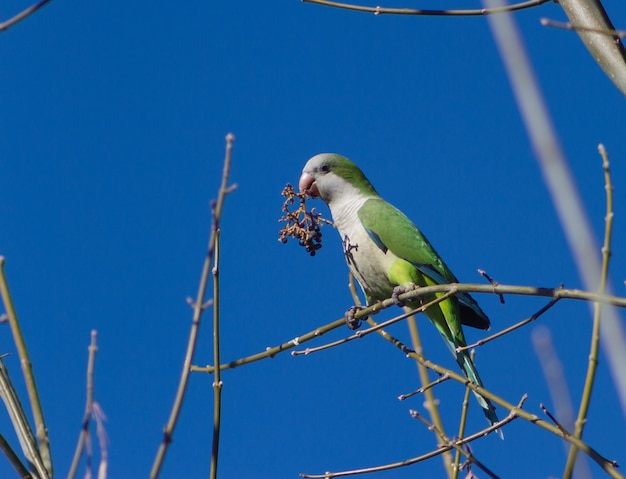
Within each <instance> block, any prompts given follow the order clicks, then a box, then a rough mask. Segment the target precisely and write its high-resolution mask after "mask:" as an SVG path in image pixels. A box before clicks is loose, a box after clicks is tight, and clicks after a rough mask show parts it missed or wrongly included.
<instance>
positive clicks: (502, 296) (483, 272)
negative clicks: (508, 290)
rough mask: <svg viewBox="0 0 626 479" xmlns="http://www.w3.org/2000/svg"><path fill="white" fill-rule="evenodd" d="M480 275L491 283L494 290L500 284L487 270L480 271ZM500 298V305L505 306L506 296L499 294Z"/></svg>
mask: <svg viewBox="0 0 626 479" xmlns="http://www.w3.org/2000/svg"><path fill="white" fill-rule="evenodd" d="M478 274H480V275H481V276H482V277H483V278H485V279H486V280H487V281H489V284H491V285H492V286H493V287H494V288H495V287H496V286H498V285H499V284H500V283H498V282H497V281H496V280H495V279H493V278H492V277H491V276H489V275H488V274H487V272H486V271H485V270H482V269H479V270H478ZM498 296H500V304H504V295H503V294H499V295H498Z"/></svg>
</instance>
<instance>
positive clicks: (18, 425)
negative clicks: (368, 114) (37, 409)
mask: <svg viewBox="0 0 626 479" xmlns="http://www.w3.org/2000/svg"><path fill="white" fill-rule="evenodd" d="M0 392H1V394H0V398H2V401H3V402H4V405H5V407H6V410H7V413H8V414H9V418H10V419H11V423H12V424H13V429H14V430H15V434H16V435H17V438H18V440H19V442H20V446H21V448H22V452H23V453H24V456H25V457H26V460H27V461H28V462H29V463H30V465H31V468H34V469H35V471H37V474H38V475H39V477H40V478H41V479H45V478H49V477H51V476H49V475H48V471H47V470H46V467H45V465H44V462H43V460H42V458H41V452H40V450H39V447H38V445H37V441H36V440H35V435H34V434H33V430H32V428H31V427H30V423H29V422H28V418H27V417H26V414H25V413H24V409H23V408H22V403H21V402H20V398H19V397H18V395H17V392H16V391H15V388H14V387H13V382H12V381H11V377H10V376H9V370H8V369H7V368H6V366H5V365H4V361H3V360H2V358H1V357H0Z"/></svg>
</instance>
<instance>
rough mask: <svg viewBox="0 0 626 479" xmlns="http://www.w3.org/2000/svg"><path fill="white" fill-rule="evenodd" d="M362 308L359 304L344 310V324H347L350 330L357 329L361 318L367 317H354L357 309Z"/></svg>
mask: <svg viewBox="0 0 626 479" xmlns="http://www.w3.org/2000/svg"><path fill="white" fill-rule="evenodd" d="M362 309H363V308H361V307H360V306H351V307H350V309H349V310H348V311H346V314H345V315H344V319H345V321H346V326H348V327H349V328H350V329H352V330H355V329H359V327H360V326H361V320H362V319H367V316H365V317H364V318H355V317H354V315H355V314H356V313H357V311H361V310H362Z"/></svg>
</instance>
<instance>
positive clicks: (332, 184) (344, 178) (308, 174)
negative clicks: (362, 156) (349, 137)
mask: <svg viewBox="0 0 626 479" xmlns="http://www.w3.org/2000/svg"><path fill="white" fill-rule="evenodd" d="M299 186H300V191H303V192H305V193H307V194H308V195H310V196H312V197H314V198H315V197H319V198H321V199H322V200H324V202H325V203H327V204H330V203H331V202H332V201H334V200H337V199H339V198H340V197H341V196H342V195H345V194H352V193H354V192H356V193H361V194H363V195H365V196H376V195H377V193H376V190H374V187H373V186H372V185H371V183H370V182H369V181H368V179H367V178H366V177H365V175H364V174H363V172H362V171H361V170H360V169H359V167H358V166H356V165H355V164H354V163H352V162H351V161H350V160H348V159H347V158H345V157H343V156H340V155H337V154H334V153H321V154H319V155H315V156H314V157H313V158H311V159H310V160H309V161H307V163H306V165H304V168H303V169H302V176H301V177H300V182H299Z"/></svg>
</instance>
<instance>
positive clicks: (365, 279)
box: [298, 153, 504, 438]
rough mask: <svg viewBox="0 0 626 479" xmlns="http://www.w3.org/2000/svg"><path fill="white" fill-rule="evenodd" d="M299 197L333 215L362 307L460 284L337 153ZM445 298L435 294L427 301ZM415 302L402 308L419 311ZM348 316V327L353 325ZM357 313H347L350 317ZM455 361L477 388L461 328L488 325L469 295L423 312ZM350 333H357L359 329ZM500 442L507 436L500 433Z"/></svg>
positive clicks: (304, 180)
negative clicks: (314, 201)
mask: <svg viewBox="0 0 626 479" xmlns="http://www.w3.org/2000/svg"><path fill="white" fill-rule="evenodd" d="M298 186H299V188H300V191H301V192H304V193H305V194H306V195H307V196H310V197H312V198H320V199H322V201H324V203H326V204H327V205H328V207H329V209H330V212H331V215H332V218H333V223H334V225H335V227H336V228H337V230H338V232H339V235H340V237H341V241H342V244H343V253H344V256H345V260H346V263H347V264H348V268H349V269H350V271H351V272H352V274H353V275H354V277H355V278H356V280H357V281H358V283H359V285H360V287H361V289H362V291H363V293H364V294H365V298H366V300H367V304H368V305H371V304H373V303H375V302H377V301H382V300H385V299H387V298H394V302H396V304H398V305H399V306H404V304H403V303H402V302H400V301H399V299H398V295H400V294H402V293H405V292H408V291H411V290H413V289H415V288H418V287H420V286H422V287H424V286H433V285H437V284H447V283H458V280H457V278H456V277H455V276H454V274H452V271H450V269H449V268H448V266H446V264H445V263H444V262H443V260H442V259H441V257H440V256H439V255H438V254H437V252H436V251H435V249H434V248H433V247H432V245H431V244H430V243H429V241H428V240H427V239H426V237H425V236H424V235H423V234H422V232H421V231H420V230H419V229H418V228H417V227H416V226H415V225H414V224H413V223H412V222H411V220H410V219H409V218H408V217H407V216H405V215H404V214H403V213H402V212H401V211H400V210H399V209H397V208H396V207H394V206H393V205H391V204H390V203H388V202H386V201H385V200H384V199H383V198H382V197H381V196H380V195H379V194H378V193H377V192H376V190H375V189H374V187H373V186H372V184H371V183H370V182H369V180H368V179H367V178H366V177H365V175H364V174H363V172H362V171H361V169H360V168H359V167H358V166H357V165H356V164H355V163H353V162H352V161H350V160H349V159H347V158H345V157H343V156H341V155H338V154H334V153H321V154H319V155H316V156H314V157H312V158H311V159H310V160H308V161H307V163H306V164H305V166H304V168H303V170H302V176H301V177H300V180H299V184H298ZM443 294H444V293H435V294H433V295H432V296H430V297H427V298H425V299H424V301H431V300H432V299H434V298H435V297H439V296H441V295H443ZM421 304H422V303H421V301H420V300H416V301H410V302H407V304H406V306H408V307H411V308H417V307H419V306H420V305H421ZM349 313H350V310H349V311H348V313H346V322H348V326H351V324H350V322H349V319H348V316H349ZM353 314H354V309H352V315H353ZM425 314H426V316H427V317H428V319H429V320H430V321H431V322H432V323H433V324H434V325H435V327H436V328H437V330H438V331H439V333H440V334H441V336H442V337H443V340H444V342H445V343H446V345H447V346H448V349H449V350H450V352H451V353H452V355H453V356H454V358H455V359H456V362H457V363H458V365H459V366H460V368H461V369H462V371H463V372H464V374H465V375H466V376H467V378H468V379H469V380H471V381H472V382H474V383H475V384H477V385H479V386H481V387H482V385H483V383H482V381H481V379H480V376H479V375H478V371H477V370H476V366H475V365H474V362H473V361H472V359H471V357H470V355H469V354H468V352H467V350H461V351H457V347H463V346H466V344H467V343H466V341H465V335H464V333H463V328H462V325H463V324H464V325H467V326H471V327H474V328H478V329H483V330H488V329H489V328H490V321H489V318H488V317H487V315H486V314H485V313H484V312H483V310H482V309H481V308H480V306H479V305H478V303H477V302H476V301H475V300H474V299H473V298H472V297H471V296H470V295H469V294H467V293H463V292H460V293H457V294H456V295H454V296H451V297H450V298H448V299H446V300H445V301H442V302H440V303H437V304H436V305H434V306H433V307H431V308H429V309H427V310H426V311H425ZM351 327H353V328H356V327H358V322H357V324H356V325H354V324H353V325H352V326H351ZM474 395H475V397H476V399H477V401H478V403H479V405H480V407H481V408H482V410H483V413H484V415H485V417H486V418H487V420H488V421H489V423H490V424H492V425H493V424H495V423H497V422H498V417H497V415H496V413H495V408H494V406H493V404H492V403H491V401H489V399H487V398H485V397H483V396H481V395H480V394H478V393H476V392H475V391H474ZM498 434H499V435H500V437H501V438H504V436H503V434H502V432H501V431H499V430H498Z"/></svg>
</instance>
